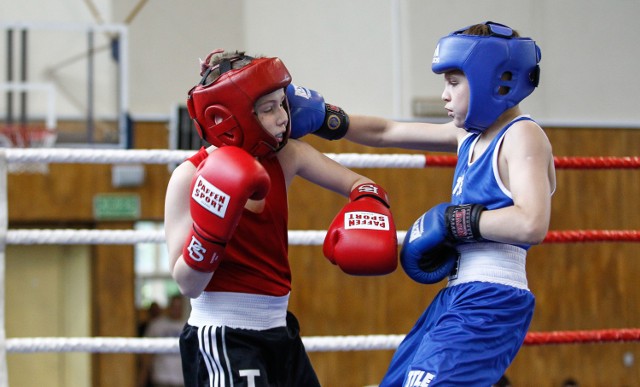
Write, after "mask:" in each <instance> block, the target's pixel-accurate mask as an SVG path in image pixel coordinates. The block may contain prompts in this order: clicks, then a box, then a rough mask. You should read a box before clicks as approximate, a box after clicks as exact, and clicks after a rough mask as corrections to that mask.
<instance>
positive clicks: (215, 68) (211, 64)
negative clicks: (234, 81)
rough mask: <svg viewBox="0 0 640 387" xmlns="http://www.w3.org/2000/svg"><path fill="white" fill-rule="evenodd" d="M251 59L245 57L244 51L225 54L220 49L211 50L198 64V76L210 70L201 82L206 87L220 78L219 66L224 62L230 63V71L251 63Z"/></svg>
mask: <svg viewBox="0 0 640 387" xmlns="http://www.w3.org/2000/svg"><path fill="white" fill-rule="evenodd" d="M253 59H254V58H253V57H250V56H246V55H245V53H244V51H231V52H225V51H224V50H221V49H216V50H213V51H211V52H210V53H209V54H208V55H207V57H206V58H205V60H203V61H201V62H200V76H204V75H205V74H206V73H207V71H209V69H211V71H210V72H209V73H208V74H207V78H206V79H203V80H202V83H203V84H205V85H208V84H211V83H213V82H215V81H216V79H218V77H220V68H219V64H220V63H222V61H224V60H228V61H229V62H230V63H231V68H232V69H239V68H241V67H244V66H246V65H248V64H249V63H251V61H252V60H253Z"/></svg>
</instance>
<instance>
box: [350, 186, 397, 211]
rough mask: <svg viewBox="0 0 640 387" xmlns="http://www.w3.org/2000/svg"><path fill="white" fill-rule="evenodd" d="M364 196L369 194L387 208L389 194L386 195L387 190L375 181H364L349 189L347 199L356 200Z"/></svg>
mask: <svg viewBox="0 0 640 387" xmlns="http://www.w3.org/2000/svg"><path fill="white" fill-rule="evenodd" d="M364 196H370V197H373V198H375V199H378V200H379V201H381V202H382V204H384V205H385V206H386V207H387V208H389V207H390V206H389V196H388V195H387V191H385V190H384V188H382V187H381V186H379V185H378V184H375V183H364V184H360V185H359V186H357V187H356V188H354V189H353V191H351V194H350V195H349V201H352V202H354V201H356V200H358V199H360V198H362V197H364Z"/></svg>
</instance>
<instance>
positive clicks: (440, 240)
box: [400, 203, 485, 284]
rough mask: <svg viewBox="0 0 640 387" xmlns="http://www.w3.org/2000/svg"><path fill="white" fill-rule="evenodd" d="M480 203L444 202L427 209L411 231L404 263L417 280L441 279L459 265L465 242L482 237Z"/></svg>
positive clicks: (433, 280)
mask: <svg viewBox="0 0 640 387" xmlns="http://www.w3.org/2000/svg"><path fill="white" fill-rule="evenodd" d="M484 209H485V208H484V206H482V205H480V204H465V205H456V206H454V205H451V204H449V203H441V204H438V205H437V206H435V207H433V208H431V209H430V210H429V211H427V212H425V213H424V214H423V215H422V216H421V217H420V218H418V220H416V221H415V222H414V223H413V225H412V226H411V228H410V229H409V230H408V231H407V235H406V237H405V239H404V243H403V246H402V250H401V251H400V263H401V265H402V268H403V269H404V271H405V272H406V273H407V275H408V276H409V277H411V278H412V279H413V280H415V281H416V282H420V283H423V284H432V283H436V282H439V281H441V280H442V279H444V278H445V277H446V276H448V275H449V273H450V272H451V271H452V270H453V268H454V267H455V264H456V261H457V258H458V252H457V250H456V249H455V245H456V244H458V243H461V242H470V241H480V240H482V237H481V236H480V226H479V223H480V214H481V213H482V211H484Z"/></svg>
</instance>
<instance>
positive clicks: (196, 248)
mask: <svg viewBox="0 0 640 387" xmlns="http://www.w3.org/2000/svg"><path fill="white" fill-rule="evenodd" d="M187 250H188V251H189V257H191V259H193V260H194V261H196V262H202V260H203V259H204V254H206V252H207V249H205V248H204V246H202V243H200V241H199V240H198V239H196V237H195V236H191V242H190V243H189V246H188V247H187Z"/></svg>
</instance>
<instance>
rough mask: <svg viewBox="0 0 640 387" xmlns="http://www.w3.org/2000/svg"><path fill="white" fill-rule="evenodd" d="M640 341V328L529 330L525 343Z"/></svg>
mask: <svg viewBox="0 0 640 387" xmlns="http://www.w3.org/2000/svg"><path fill="white" fill-rule="evenodd" d="M625 341H640V329H637V328H627V329H605V330H593V331H555V332H529V333H527V336H526V337H525V339H524V345H547V344H576V343H608V342H625Z"/></svg>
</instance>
